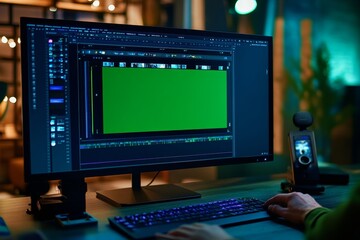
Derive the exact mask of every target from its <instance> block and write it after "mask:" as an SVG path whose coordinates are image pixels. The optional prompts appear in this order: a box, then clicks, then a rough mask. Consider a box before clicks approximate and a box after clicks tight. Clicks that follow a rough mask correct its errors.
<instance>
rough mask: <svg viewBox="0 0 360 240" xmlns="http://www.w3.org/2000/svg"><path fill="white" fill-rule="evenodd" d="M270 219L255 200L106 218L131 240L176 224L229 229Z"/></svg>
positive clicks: (199, 205)
mask: <svg viewBox="0 0 360 240" xmlns="http://www.w3.org/2000/svg"><path fill="white" fill-rule="evenodd" d="M268 219H270V216H269V214H268V213H267V212H266V211H265V210H264V208H263V202H262V201H261V200H259V199H255V198H234V199H226V200H218V201H210V202H206V203H199V204H193V205H187V206H181V207H175V208H169V209H162V210H156V211H152V212H145V213H139V214H133V215H127V216H114V217H110V218H108V220H109V223H110V225H111V226H112V227H113V228H115V229H116V230H118V231H120V232H121V233H123V234H125V235H126V236H127V237H130V238H131V239H151V238H153V237H154V235H155V233H160V232H161V233H166V232H168V231H169V230H172V229H175V228H177V227H179V226H180V225H183V224H187V223H194V222H202V223H207V224H216V225H220V226H222V227H229V226H234V225H238V224H244V223H250V222H256V221H263V220H268Z"/></svg>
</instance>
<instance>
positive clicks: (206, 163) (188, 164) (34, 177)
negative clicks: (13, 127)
mask: <svg viewBox="0 0 360 240" xmlns="http://www.w3.org/2000/svg"><path fill="white" fill-rule="evenodd" d="M32 23H33V24H39V23H43V24H49V25H64V26H76V25H77V26H81V27H97V28H101V27H102V26H106V27H109V28H117V29H123V30H124V31H140V30H141V31H152V32H159V33H168V34H195V35H203V36H204V35H206V36H213V37H222V38H225V37H227V38H239V37H246V38H247V39H254V40H266V41H267V42H268V49H269V55H268V56H269V59H268V62H269V65H270V68H269V83H268V84H269V92H268V94H269V99H268V102H269V105H268V110H269V116H270V118H269V126H268V129H269V139H268V141H269V144H270V148H269V154H268V155H266V156H253V157H230V158H221V159H215V160H214V159H205V160H191V161H182V162H162V163H158V164H152V163H149V164H142V165H136V164H134V165H126V166H119V167H115V168H104V169H90V170H73V171H70V172H52V173H41V174H32V173H31V168H30V167H31V157H30V145H29V144H26V143H29V142H30V125H29V121H28V120H29V117H30V116H29V112H30V105H29V104H28V103H27V101H28V100H29V99H30V96H29V92H28V88H29V87H30V86H29V79H28V68H27V66H28V64H29V63H28V59H27V57H26V56H27V50H28V49H27V44H25V43H26V42H27V41H28V39H27V35H26V28H25V26H26V25H27V24H32ZM20 34H21V35H20V36H21V40H22V42H23V44H21V71H22V95H23V96H22V100H23V101H24V103H25V104H23V105H22V114H23V140H24V143H25V144H24V172H25V181H26V182H31V181H44V180H60V179H64V178H87V177H93V176H107V175H118V174H131V173H134V172H136V173H141V172H153V171H164V170H177V169H189V168H200V167H211V166H222V165H232V164H246V163H259V162H272V161H274V147H273V136H274V127H273V112H274V110H273V39H272V36H263V35H253V34H240V33H234V32H216V31H208V30H193V29H181V28H168V27H150V26H137V25H126V24H113V23H102V22H84V21H74V20H58V19H43V18H28V17H22V18H21V19H20Z"/></svg>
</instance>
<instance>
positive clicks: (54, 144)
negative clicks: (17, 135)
mask: <svg viewBox="0 0 360 240" xmlns="http://www.w3.org/2000/svg"><path fill="white" fill-rule="evenodd" d="M21 27H22V40H24V39H25V40H26V42H24V41H23V43H22V45H25V46H23V47H24V52H23V53H22V54H23V55H22V58H23V59H24V60H23V61H24V63H26V66H25V67H24V68H23V81H24V83H23V86H24V88H23V91H25V92H24V102H25V104H27V106H25V111H26V113H25V114H24V117H25V119H24V121H26V124H28V125H27V128H28V137H29V138H28V140H29V159H31V163H30V174H32V175H37V174H53V173H64V172H74V171H75V172H77V171H89V170H90V171H91V170H92V171H93V172H94V170H111V169H121V168H124V169H127V170H125V171H129V169H131V168H132V167H136V166H145V165H146V166H156V165H157V164H163V165H164V166H165V165H166V164H167V165H168V166H171V164H175V163H176V164H179V165H181V164H189V163H190V164H191V163H196V162H202V163H204V164H205V165H206V164H207V165H211V163H210V162H211V161H219V160H221V159H229V158H231V159H238V161H252V162H263V161H267V160H270V159H271V156H272V153H273V152H272V136H273V135H272V134H273V133H272V40H271V38H270V37H263V36H250V35H249V36H248V35H240V34H230V33H214V32H207V31H206V32H205V31H192V30H180V29H166V28H154V27H142V26H127V25H114V24H102V23H85V22H75V21H61V20H59V21H58V20H49V21H41V20H35V19H22V23H21ZM25 51H26V52H25ZM224 161H225V160H224Z"/></svg>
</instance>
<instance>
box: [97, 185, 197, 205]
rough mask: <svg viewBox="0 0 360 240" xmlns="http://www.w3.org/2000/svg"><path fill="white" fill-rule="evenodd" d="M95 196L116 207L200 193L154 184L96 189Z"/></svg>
mask: <svg viewBox="0 0 360 240" xmlns="http://www.w3.org/2000/svg"><path fill="white" fill-rule="evenodd" d="M96 197H97V198H99V199H101V200H103V201H105V202H107V203H109V204H111V205H114V206H116V207H120V206H128V205H140V204H146V203H155V202H166V201H174V200H181V199H189V198H198V197H201V194H199V193H197V192H194V191H191V190H188V189H185V188H182V187H179V186H176V185H173V184H164V185H154V186H146V187H140V188H123V189H114V190H105V191H97V192H96Z"/></svg>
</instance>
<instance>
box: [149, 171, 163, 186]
mask: <svg viewBox="0 0 360 240" xmlns="http://www.w3.org/2000/svg"><path fill="white" fill-rule="evenodd" d="M160 172H161V171H158V172H157V173H156V174H155V176H154V177H153V178H152V179H151V181H150V182H149V183H148V184H147V185H146V186H147V187H148V186H150V185H151V184H152V183H153V182H154V181H155V179H156V177H157V176H158V175H159V173H160Z"/></svg>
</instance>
